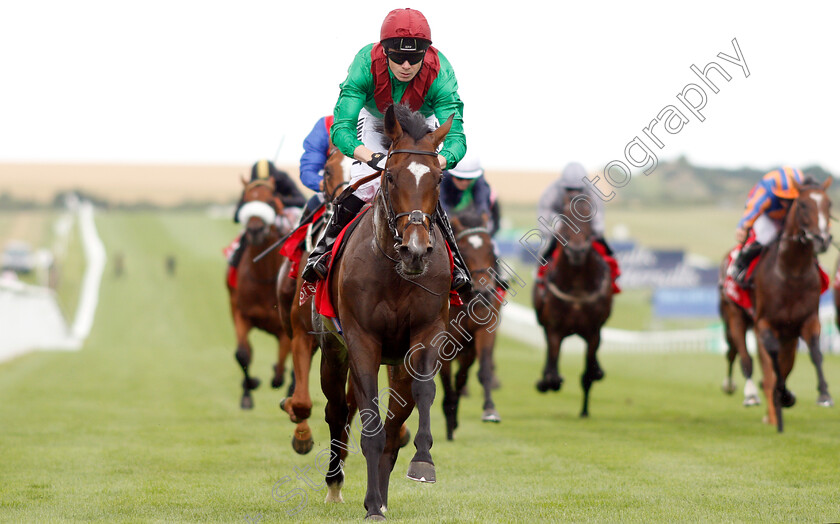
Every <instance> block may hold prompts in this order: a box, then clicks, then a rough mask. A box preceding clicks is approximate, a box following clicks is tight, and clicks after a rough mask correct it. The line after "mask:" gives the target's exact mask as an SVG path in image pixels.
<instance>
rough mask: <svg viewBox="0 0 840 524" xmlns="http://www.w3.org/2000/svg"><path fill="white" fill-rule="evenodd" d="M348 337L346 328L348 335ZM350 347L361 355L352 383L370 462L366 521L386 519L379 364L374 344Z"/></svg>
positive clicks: (354, 365)
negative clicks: (382, 490) (381, 478)
mask: <svg viewBox="0 0 840 524" xmlns="http://www.w3.org/2000/svg"><path fill="white" fill-rule="evenodd" d="M347 334H348V330H347V327H346V325H345V335H347ZM348 346H349V347H352V348H358V350H359V351H358V353H357V354H355V355H353V354H351V355H350V358H351V360H352V363H351V365H350V380H351V381H352V383H353V392H354V394H355V397H356V404H357V405H358V406H359V419H360V420H361V426H362V428H361V429H362V437H361V445H362V453H363V454H364V456H365V462H366V463H367V492H366V494H365V509H366V510H367V515H366V518H371V519H375V520H379V519H380V517H383V516H384V515H383V514H382V510H383V500H382V494H381V493H380V492H379V486H380V482H379V461H380V459H381V457H382V452H383V450H384V449H385V431H384V425H383V423H382V418H381V416H380V414H379V405H378V403H377V402H378V398H377V395H378V393H379V391H378V389H377V388H378V382H379V380H378V371H379V365H378V363H377V362H374V361H373V358H372V355H373V354H374V351H373V349H371V344H367V347H365V344H363V343H353V342H352V341H351V340H348Z"/></svg>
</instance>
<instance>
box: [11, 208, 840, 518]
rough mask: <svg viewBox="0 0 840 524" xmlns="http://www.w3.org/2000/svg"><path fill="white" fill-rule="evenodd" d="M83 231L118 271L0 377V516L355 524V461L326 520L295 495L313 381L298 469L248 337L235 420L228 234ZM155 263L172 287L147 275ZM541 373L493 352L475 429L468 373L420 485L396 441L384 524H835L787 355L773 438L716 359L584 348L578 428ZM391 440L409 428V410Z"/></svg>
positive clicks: (149, 219) (123, 226) (820, 435)
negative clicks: (246, 381)
mask: <svg viewBox="0 0 840 524" xmlns="http://www.w3.org/2000/svg"><path fill="white" fill-rule="evenodd" d="M97 224H98V226H99V230H100V233H101V235H102V236H103V240H104V242H105V244H106V246H107V249H108V252H109V254H112V253H113V252H114V251H115V250H121V251H123V252H124V253H125V257H126V272H125V274H124V275H123V276H122V277H120V278H117V277H115V276H113V273H109V272H108V271H107V270H106V274H105V278H104V281H103V285H102V293H101V301H100V304H99V309H98V310H97V315H96V321H95V325H94V329H93V333H92V334H91V336H90V338H89V339H88V341H87V343H86V344H85V347H84V349H83V350H81V351H80V352H78V353H46V352H40V353H33V354H29V355H26V356H23V357H21V358H18V359H16V360H14V361H12V362H7V363H4V364H0V465H2V467H0V520H2V521H7V522H56V521H85V522H89V521H98V522H149V521H153V522H243V521H245V520H246V519H257V518H259V519H261V520H260V521H261V522H278V521H291V520H295V521H298V520H300V521H305V522H330V521H353V522H355V521H358V520H360V519H361V518H362V517H363V516H364V509H363V507H362V500H363V497H364V489H365V473H364V463H363V458H362V456H361V454H355V455H351V456H350V457H349V460H348V463H347V466H346V474H347V481H346V485H345V489H344V497H345V500H346V503H345V504H341V505H329V506H328V505H325V504H324V503H323V496H324V490H323V489H322V490H320V491H319V490H315V489H310V488H309V487H307V485H306V484H305V482H304V480H302V479H299V478H297V475H298V473H297V471H306V468H309V470H308V471H309V474H310V475H311V477H312V478H313V479H317V478H318V475H317V473H315V469H316V456H317V453H318V452H320V451H321V450H323V449H325V448H326V447H327V445H328V433H327V428H326V424H325V423H324V422H323V418H322V417H323V407H324V399H323V396H322V395H321V394H320V391H319V388H318V387H317V383H318V382H317V371H315V372H313V382H314V383H315V384H316V386H315V388H314V390H313V393H314V398H315V407H314V410H313V419H312V426H313V432H314V436H315V448H314V450H313V452H312V453H310V454H309V455H306V456H298V455H296V454H294V452H293V451H292V450H291V446H290V444H289V442H290V439H291V434H292V431H293V427H294V426H293V425H292V424H291V423H290V422H289V421H288V418H287V417H284V416H283V415H281V413H280V411H279V409H278V408H277V402H278V401H279V399H280V398H281V397H282V393H281V392H279V391H275V390H272V389H270V388H268V387H267V386H268V379H269V378H270V373H269V369H270V366H271V365H272V363H273V354H274V345H273V343H271V341H270V339H269V338H268V337H266V336H255V337H254V338H253V341H254V344H255V346H256V349H255V352H256V356H255V362H254V366H253V369H254V371H255V374H257V375H258V376H260V377H262V378H263V380H264V383H263V386H262V387H261V388H260V389H259V390H257V391H256V392H255V393H254V400H255V404H256V406H255V409H254V410H253V411H251V412H243V411H241V410H240V409H239V407H238V405H239V394H240V390H239V382H240V380H241V374H240V371H239V369H238V367H237V365H236V363H235V361H234V358H233V351H234V342H233V341H234V338H233V330H232V327H231V323H230V320H229V313H228V305H227V300H226V294H225V291H224V288H223V271H224V266H225V264H224V261H223V259H222V257H221V254H220V250H221V248H222V246H223V245H224V244H225V243H226V242H228V241H229V240H230V239H231V237H232V236H233V234H234V233H235V231H236V229H235V227H234V226H233V225H231V224H229V223H228V222H227V221H219V220H211V219H208V218H206V217H204V216H201V215H196V214H173V213H170V214H137V215H131V214H100V215H99V216H98V219H97ZM170 253H174V254H175V255H176V256H177V259H178V269H177V274H176V275H175V276H174V277H170V276H168V275H167V274H166V272H165V268H164V260H165V257H166V256H167V255H168V254H170ZM316 358H317V357H316ZM542 359H543V357H542V352H541V350H539V349H535V348H531V347H527V346H523V345H520V344H518V343H515V342H513V341H511V340H510V339H506V338H504V337H502V338H501V339H500V341H499V343H498V346H497V370H498V374H499V376H500V378H501V380H502V383H503V387H502V389H501V390H499V391H497V392H496V393H495V400H496V404H497V407H498V409H499V411H500V413H501V415H502V418H503V421H502V423H501V424H498V425H492V424H482V423H481V422H480V415H481V401H480V395H479V388H478V387H477V383H476V381H475V378H474V377H475V375H474V374H473V378H472V379H471V392H472V395H471V396H470V397H469V398H467V399H465V400H464V401H463V403H462V406H461V427H460V428H459V429H458V431H457V433H456V440H455V441H454V442H447V441H446V440H445V431H444V424H443V417H442V414H441V409H440V404H439V399H438V401H437V402H436V403H435V405H434V406H433V411H432V428H433V433H434V436H435V439H436V440H435V445H434V448H433V449H432V453H433V456H434V459H435V462H436V465H437V477H438V482H437V483H436V484H434V485H426V484H417V483H414V482H411V481H409V480H407V479H406V478H405V472H406V469H407V466H408V462H409V460H410V458H411V451H413V447H412V446H411V445H409V447H408V448H406V449H405V450H403V453H401V454H400V457H399V458H398V460H397V464H396V467H395V471H394V474H393V476H392V479H391V492H390V501H389V512H388V514H387V517H388V519H389V520H391V521H405V522H408V521H427V522H440V521H444V522H488V521H489V522H494V521H500V522H526V521H594V522H618V521H620V522H653V521H656V522H674V521H678V522H696V521H707V522H722V521H726V522H737V521H746V522H776V521H796V522H802V521H810V522H827V521H837V520H838V519H840V504H838V496H837V493H838V488H837V486H839V485H840V467H838V466H840V458H838V457H840V412H838V411H837V409H840V408H834V409H825V408H818V407H817V406H816V405H815V404H814V400H815V398H816V391H815V378H814V373H813V369H812V367H811V365H810V363H809V362H808V359H807V357H805V356H804V355H800V356H799V358H798V362H797V364H796V367H795V368H794V371H793V374H792V377H791V388H792V389H793V390H794V391H795V392H796V393H798V394H799V403H798V404H797V405H796V406H795V407H794V408H792V409H790V410H787V411H786V413H785V416H786V419H785V420H786V422H787V430H786V432H785V433H784V434H782V435H779V434H777V433H776V432H775V429H774V428H771V427H768V426H766V425H763V424H762V423H761V422H760V419H761V416H762V414H763V408H752V409H745V408H743V407H742V406H741V405H740V398H739V396H735V397H726V396H724V395H723V394H722V393H721V392H720V389H719V383H720V381H721V379H722V378H723V374H724V369H725V366H724V361H723V357H721V356H720V355H711V354H671V355H629V354H621V353H610V352H608V351H605V352H604V353H603V354H602V355H601V362H602V365H603V367H604V369H605V370H606V373H607V376H606V378H605V380H604V381H603V382H600V383H597V384H595V386H594V388H593V395H592V401H591V405H590V412H591V414H592V416H591V418H590V419H588V420H581V419H579V418H578V416H577V414H578V412H579V410H580V401H581V392H580V387H579V381H578V377H579V375H580V372H581V366H582V360H583V359H582V355H580V354H574V353H572V354H568V355H564V357H563V359H562V362H561V367H562V372H563V373H564V374H565V376H566V378H567V383H566V385H565V386H564V389H563V391H561V392H560V393H552V394H548V395H540V394H538V393H537V392H536V390H535V389H534V386H533V385H534V382H535V381H536V379H537V378H538V376H539V373H540V370H541V368H542V365H543V360H542ZM825 370H826V374H827V377H828V380H829V383H830V384H833V385H835V389H836V387H837V384H838V383H840V379H838V377H840V358H838V357H837V356H827V357H826V362H825ZM739 382H740V381H739ZM383 385H384V384H383ZM438 391H440V388H438ZM835 392H836V391H835ZM409 426H410V427H411V428H412V430H413V431H414V430H415V429H416V414H415V415H414V416H412V418H411V419H410V421H409ZM358 431H359V430H358V426H356V427H355V428H354V435H356V436H357V437H358V435H359V433H358ZM284 477H288V478H287V479H285V480H286V483H285V484H282V485H280V486H278V488H277V489H276V490H275V492H274V496H273V495H272V488H273V487H274V486H275V485H276V484H277V483H278V481H281V480H283V479H284ZM295 489H297V490H300V492H301V493H306V497H307V499H306V501H305V503H304V504H302V507H301V508H300V509H299V511H298V512H297V513H295V514H293V515H289V513H290V512H292V511H293V510H294V508H295V503H296V502H297V500H287V501H285V502H280V501H278V500H277V499H280V500H282V499H283V497H284V496H285V495H288V494H290V492H291V491H292V490H295ZM275 497H276V498H275ZM251 521H253V520H251Z"/></svg>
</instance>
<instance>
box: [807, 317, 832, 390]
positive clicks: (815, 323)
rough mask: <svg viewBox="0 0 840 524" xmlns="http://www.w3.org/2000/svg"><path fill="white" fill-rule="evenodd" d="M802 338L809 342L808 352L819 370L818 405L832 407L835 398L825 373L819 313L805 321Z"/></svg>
mask: <svg viewBox="0 0 840 524" xmlns="http://www.w3.org/2000/svg"><path fill="white" fill-rule="evenodd" d="M802 338H803V339H805V341H806V342H807V343H808V354H809V355H810V356H811V362H813V363H814V368H815V369H816V371H817V391H818V392H819V396H818V397H817V405H818V406H822V407H831V406H833V405H834V400H833V399H832V398H831V395H830V394H829V393H828V383H827V382H826V381H825V376H824V375H823V369H822V362H823V355H822V351H821V350H820V319H819V317H818V316H817V315H814V316H813V317H812V318H810V319H808V322H806V323H805V326H804V328H803V329H802Z"/></svg>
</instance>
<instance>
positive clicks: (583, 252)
mask: <svg viewBox="0 0 840 524" xmlns="http://www.w3.org/2000/svg"><path fill="white" fill-rule="evenodd" d="M561 209H562V210H563V211H562V212H561V216H560V230H559V233H560V236H561V238H563V239H565V240H566V244H564V245H563V256H565V257H566V260H568V262H569V264H571V265H572V266H581V265H583V263H584V262H586V259H587V258H588V256H589V252H590V251H591V249H592V239H593V238H592V223H591V220H584V219H586V218H588V219H591V218H592V217H593V216H594V213H595V210H594V209H592V202H591V201H590V200H589V199H588V198H587V197H586V194H585V193H584V192H583V191H582V190H581V189H576V188H575V189H572V188H568V189H566V192H565V194H564V196H563V206H562V207H561Z"/></svg>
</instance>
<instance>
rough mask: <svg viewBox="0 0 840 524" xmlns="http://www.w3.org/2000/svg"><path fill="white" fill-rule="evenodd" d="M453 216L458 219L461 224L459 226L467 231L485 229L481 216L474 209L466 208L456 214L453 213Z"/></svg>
mask: <svg viewBox="0 0 840 524" xmlns="http://www.w3.org/2000/svg"><path fill="white" fill-rule="evenodd" d="M453 216H455V217H458V221H459V222H461V225H462V226H464V227H465V228H467V229H471V228H474V227H485V226H486V225H487V224H485V223H484V217H483V216H482V214H481V213H479V212H478V210H477V209H475V208H467V209H464V210H463V211H458V212H457V213H454V214H453Z"/></svg>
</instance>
